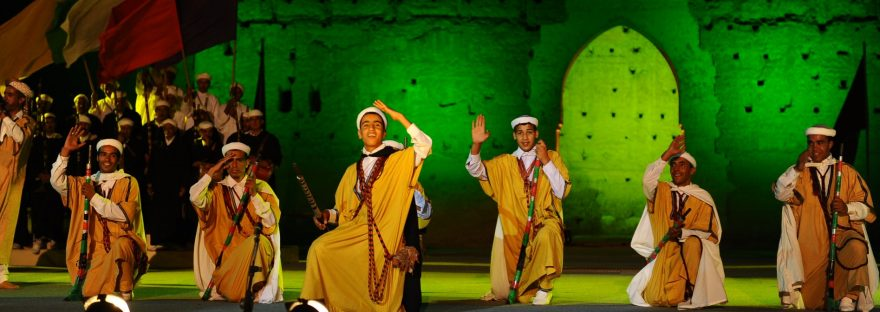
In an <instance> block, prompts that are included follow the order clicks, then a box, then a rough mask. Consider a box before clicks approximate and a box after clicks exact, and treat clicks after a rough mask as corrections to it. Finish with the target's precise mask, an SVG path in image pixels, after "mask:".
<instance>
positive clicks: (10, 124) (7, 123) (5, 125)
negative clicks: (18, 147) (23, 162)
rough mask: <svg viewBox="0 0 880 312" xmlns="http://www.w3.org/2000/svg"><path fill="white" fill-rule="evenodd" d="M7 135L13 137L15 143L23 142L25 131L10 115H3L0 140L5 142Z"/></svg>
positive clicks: (0, 123)
mask: <svg viewBox="0 0 880 312" xmlns="http://www.w3.org/2000/svg"><path fill="white" fill-rule="evenodd" d="M6 137H12V140H13V141H15V143H21V141H23V140H24V131H23V130H22V129H21V127H19V126H18V124H17V123H15V121H12V118H9V116H7V117H3V120H2V122H0V142H3V140H5V139H6Z"/></svg>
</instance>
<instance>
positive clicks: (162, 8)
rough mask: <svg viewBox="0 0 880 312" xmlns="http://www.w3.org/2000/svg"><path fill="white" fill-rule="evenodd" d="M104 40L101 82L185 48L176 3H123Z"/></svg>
mask: <svg viewBox="0 0 880 312" xmlns="http://www.w3.org/2000/svg"><path fill="white" fill-rule="evenodd" d="M100 39H101V47H100V50H99V52H98V59H99V61H100V62H101V71H100V73H99V75H98V78H99V79H100V81H101V82H105V81H109V80H114V79H118V78H120V77H122V76H124V75H125V74H128V73H130V72H132V71H134V70H135V69H138V68H140V67H144V66H147V65H150V64H153V63H156V62H158V61H160V60H164V59H167V58H169V57H171V56H172V55H174V54H175V53H178V52H180V50H181V47H183V42H182V39H181V36H180V25H179V24H178V18H177V7H176V5H175V2H174V0H152V1H143V0H125V1H123V2H122V3H120V4H119V5H117V6H116V7H114V8H113V12H112V13H111V14H110V21H109V23H108V24H107V28H106V29H105V30H104V33H102V34H101V36H100Z"/></svg>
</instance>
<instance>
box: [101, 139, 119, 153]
mask: <svg viewBox="0 0 880 312" xmlns="http://www.w3.org/2000/svg"><path fill="white" fill-rule="evenodd" d="M106 145H110V146H112V147H114V148H116V150H117V151H119V153H120V154H121V153H122V142H119V141H117V140H116V139H103V140H100V141H98V145H97V147H96V149H97V150H98V152H100V151H101V148H102V147H104V146H106Z"/></svg>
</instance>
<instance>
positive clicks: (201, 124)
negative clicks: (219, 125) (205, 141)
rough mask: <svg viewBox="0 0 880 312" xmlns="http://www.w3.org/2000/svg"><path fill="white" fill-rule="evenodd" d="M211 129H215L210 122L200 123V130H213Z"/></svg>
mask: <svg viewBox="0 0 880 312" xmlns="http://www.w3.org/2000/svg"><path fill="white" fill-rule="evenodd" d="M211 128H214V124H213V123H211V122H210V121H207V120H205V121H202V122H200V123H199V129H202V130H204V129H211Z"/></svg>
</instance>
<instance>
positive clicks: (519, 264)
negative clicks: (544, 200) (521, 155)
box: [507, 157, 541, 304]
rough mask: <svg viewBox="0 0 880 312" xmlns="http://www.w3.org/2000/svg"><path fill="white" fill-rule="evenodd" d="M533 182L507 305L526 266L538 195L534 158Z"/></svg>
mask: <svg viewBox="0 0 880 312" xmlns="http://www.w3.org/2000/svg"><path fill="white" fill-rule="evenodd" d="M533 166H535V173H534V178H533V180H534V182H533V183H532V185H531V187H530V188H529V216H528V219H526V226H525V229H523V239H522V246H520V248H519V257H518V259H517V260H516V273H515V274H514V275H513V284H511V285H510V293H509V294H508V295H507V303H510V304H513V303H514V302H516V289H517V288H519V282H520V278H521V277H522V270H523V266H525V264H526V247H528V246H529V232H531V231H532V216H533V215H534V213H535V195H536V194H537V193H538V177H539V176H540V172H541V167H540V166H538V158H537V157H535V162H534V164H533Z"/></svg>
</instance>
